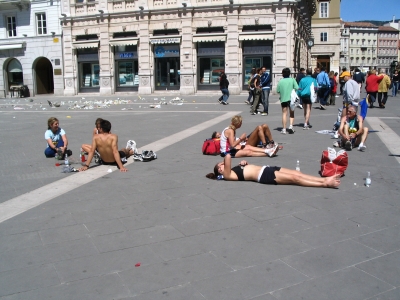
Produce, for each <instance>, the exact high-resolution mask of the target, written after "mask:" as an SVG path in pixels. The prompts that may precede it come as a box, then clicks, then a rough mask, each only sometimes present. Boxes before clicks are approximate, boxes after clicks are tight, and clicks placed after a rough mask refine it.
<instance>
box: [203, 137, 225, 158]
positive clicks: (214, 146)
mask: <svg viewBox="0 0 400 300" xmlns="http://www.w3.org/2000/svg"><path fill="white" fill-rule="evenodd" d="M201 151H202V152H203V154H204V155H219V154H220V153H221V151H220V141H219V139H208V140H205V141H204V143H203V147H202V149H201Z"/></svg>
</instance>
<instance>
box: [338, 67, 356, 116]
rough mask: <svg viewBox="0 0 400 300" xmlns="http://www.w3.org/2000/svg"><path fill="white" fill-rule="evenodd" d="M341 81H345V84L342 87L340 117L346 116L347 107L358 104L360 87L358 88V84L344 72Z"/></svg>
mask: <svg viewBox="0 0 400 300" xmlns="http://www.w3.org/2000/svg"><path fill="white" fill-rule="evenodd" d="M343 73H344V72H343ZM342 75H343V74H342ZM343 79H344V81H345V84H344V87H343V112H342V117H344V116H346V115H347V107H348V106H349V105H354V106H358V102H359V101H360V87H359V86H358V83H357V82H356V81H355V80H354V79H353V78H351V75H350V73H349V72H346V73H345V74H344V76H343Z"/></svg>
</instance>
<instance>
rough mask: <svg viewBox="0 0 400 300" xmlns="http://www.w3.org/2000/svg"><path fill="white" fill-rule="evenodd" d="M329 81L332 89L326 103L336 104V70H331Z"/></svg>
mask: <svg viewBox="0 0 400 300" xmlns="http://www.w3.org/2000/svg"><path fill="white" fill-rule="evenodd" d="M329 83H330V85H331V90H330V92H329V101H328V102H327V103H326V104H327V105H335V98H336V87H337V84H336V80H335V72H333V71H330V72H329Z"/></svg>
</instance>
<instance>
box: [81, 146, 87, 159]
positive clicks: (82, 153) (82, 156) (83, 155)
mask: <svg viewBox="0 0 400 300" xmlns="http://www.w3.org/2000/svg"><path fill="white" fill-rule="evenodd" d="M85 161H86V157H85V152H83V149H82V148H81V162H85Z"/></svg>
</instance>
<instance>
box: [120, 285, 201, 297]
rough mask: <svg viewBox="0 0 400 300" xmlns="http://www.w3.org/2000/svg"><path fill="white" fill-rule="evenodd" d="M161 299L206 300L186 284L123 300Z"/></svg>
mask: <svg viewBox="0 0 400 300" xmlns="http://www.w3.org/2000/svg"><path fill="white" fill-rule="evenodd" d="M160 299H171V300H187V299H191V300H204V299H205V298H204V296H203V295H202V294H200V293H199V292H198V291H196V290H195V289H194V288H193V286H192V285H191V284H184V285H179V286H174V287H171V288H167V289H162V290H159V291H155V292H150V293H146V294H140V295H138V296H137V297H135V298H129V299H125V298H124V299H123V300H160Z"/></svg>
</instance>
